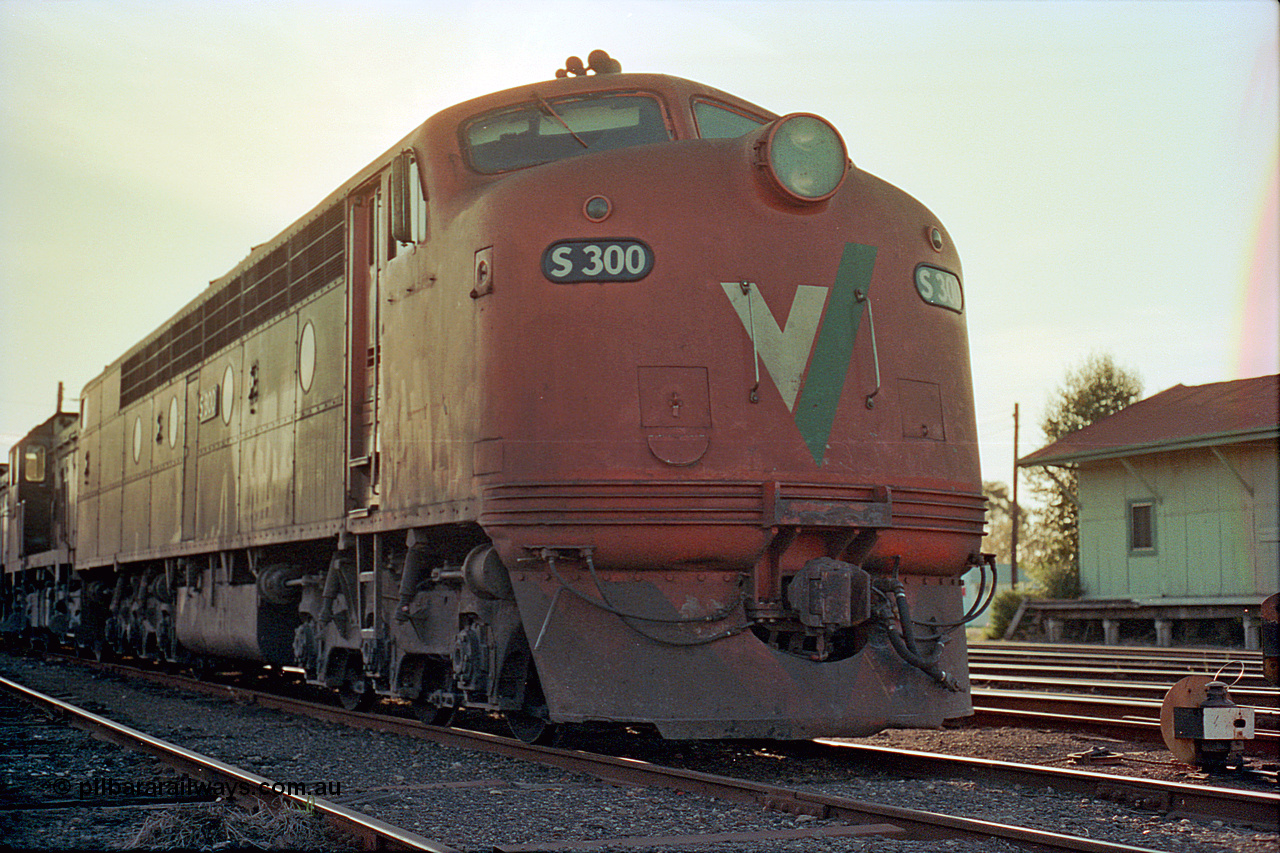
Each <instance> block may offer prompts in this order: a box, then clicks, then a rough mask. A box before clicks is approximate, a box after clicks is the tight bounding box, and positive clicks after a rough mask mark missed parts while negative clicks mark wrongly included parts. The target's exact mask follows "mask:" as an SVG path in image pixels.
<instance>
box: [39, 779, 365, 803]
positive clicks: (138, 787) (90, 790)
mask: <svg viewBox="0 0 1280 853" xmlns="http://www.w3.org/2000/svg"><path fill="white" fill-rule="evenodd" d="M49 787H50V788H51V789H52V792H53V793H54V794H57V795H59V796H64V797H65V796H70V795H72V794H74V795H75V796H77V797H78V798H80V799H82V800H104V799H124V798H128V797H202V798H203V797H209V798H211V799H218V798H220V797H237V796H253V795H263V794H292V795H294V796H299V797H336V796H340V795H341V794H342V783H341V782H337V781H320V782H271V781H263V782H249V781H243V780H241V781H223V782H204V781H201V780H199V779H192V778H191V777H189V776H149V777H141V778H136V779H133V778H129V779H117V778H115V777H111V776H95V777H94V778H92V779H80V780H74V779H68V778H58V779H54V780H53V781H52V783H51V784H50V785H49Z"/></svg>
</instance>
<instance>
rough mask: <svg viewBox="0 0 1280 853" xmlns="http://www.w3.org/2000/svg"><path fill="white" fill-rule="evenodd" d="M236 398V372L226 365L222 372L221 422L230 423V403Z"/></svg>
mask: <svg viewBox="0 0 1280 853" xmlns="http://www.w3.org/2000/svg"><path fill="white" fill-rule="evenodd" d="M235 399H236V373H235V371H234V370H232V369H231V365H229V364H228V365H227V369H226V370H224V371H223V373H222V422H223V423H224V424H228V425H230V423H231V404H232V403H233V402H235Z"/></svg>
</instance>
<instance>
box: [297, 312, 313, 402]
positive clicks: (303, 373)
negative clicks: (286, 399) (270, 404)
mask: <svg viewBox="0 0 1280 853" xmlns="http://www.w3.org/2000/svg"><path fill="white" fill-rule="evenodd" d="M315 376H316V327H315V325H314V324H313V323H312V322H311V321H310V320H308V321H307V324H306V325H305V326H303V327H302V336H301V337H300V338H299V339H298V382H299V383H300V384H301V385H302V390H303V392H304V393H305V392H307V391H310V390H311V382H312V380H314V379H315Z"/></svg>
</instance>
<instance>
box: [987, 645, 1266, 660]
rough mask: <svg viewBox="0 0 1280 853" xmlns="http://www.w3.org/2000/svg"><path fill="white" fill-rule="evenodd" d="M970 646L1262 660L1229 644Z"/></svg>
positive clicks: (1251, 651)
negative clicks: (1229, 646) (1230, 646)
mask: <svg viewBox="0 0 1280 853" xmlns="http://www.w3.org/2000/svg"><path fill="white" fill-rule="evenodd" d="M968 645H969V649H970V650H971V651H976V652H979V653H1005V652H1020V653H1034V654H1065V655H1080V654H1091V655H1098V656H1109V657H1111V658H1113V659H1114V658H1115V657H1117V656H1118V655H1121V654H1123V655H1124V657H1126V658H1131V657H1138V656H1143V657H1150V658H1160V657H1187V658H1192V657H1205V658H1208V657H1221V658H1241V659H1244V660H1255V661H1256V660H1259V659H1261V657H1262V653H1261V652H1259V651H1257V650H1255V649H1233V648H1228V647H1226V646H1104V645H1098V644H1094V643H1009V642H1003V641H1000V642H986V641H982V640H977V641H974V642H972V643H969V644H968Z"/></svg>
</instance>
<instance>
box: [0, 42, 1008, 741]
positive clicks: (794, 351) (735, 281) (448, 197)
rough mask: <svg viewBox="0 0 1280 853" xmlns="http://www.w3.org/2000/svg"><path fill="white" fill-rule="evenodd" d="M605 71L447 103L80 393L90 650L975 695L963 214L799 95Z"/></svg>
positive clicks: (716, 708)
mask: <svg viewBox="0 0 1280 853" xmlns="http://www.w3.org/2000/svg"><path fill="white" fill-rule="evenodd" d="M589 65H590V69H589V70H590V71H593V72H595V73H587V71H588V69H587V68H584V66H583V63H581V62H578V61H573V62H570V63H569V64H567V65H566V69H565V71H564V72H563V73H562V74H561V75H560V76H559V77H558V78H557V79H555V80H550V81H545V82H542V83H537V84H534V85H529V86H523V87H519V88H516V89H511V90H508V91H505V92H499V93H497V94H493V95H489V96H486V97H483V98H477V99H475V100H472V101H468V102H466V103H464V104H461V105H458V106H456V107H452V108H450V109H447V110H444V111H443V112H441V113H439V114H437V115H435V116H434V117H432V118H431V119H429V120H428V121H427V122H426V123H425V124H423V125H422V126H421V127H419V128H417V129H416V130H414V131H413V132H412V133H410V134H409V135H408V136H406V137H405V138H404V139H402V140H401V141H400V142H398V143H397V144H396V145H394V146H393V147H392V148H391V149H389V150H388V151H387V152H386V153H385V154H384V155H383V156H381V157H379V158H377V159H376V160H374V161H373V162H372V163H370V164H369V165H368V166H366V167H365V168H364V169H362V170H361V171H360V172H358V173H357V174H356V175H354V176H353V177H352V178H351V179H350V180H349V181H347V182H346V183H345V184H344V185H343V186H341V187H339V188H338V189H337V190H335V191H334V192H333V193H332V194H331V195H330V196H329V197H328V198H326V199H324V200H323V201H322V202H321V203H320V204H319V205H317V206H316V208H315V209H313V210H312V211H311V212H309V213H308V214H306V215H305V216H303V217H302V218H301V219H299V220H298V222H296V223H295V224H294V225H292V226H291V227H290V228H288V229H286V230H285V231H284V232H282V233H281V234H279V235H277V236H276V237H275V238H273V239H271V240H269V241H268V242H266V243H263V244H262V245H260V246H257V247H255V248H254V249H253V250H252V252H251V253H250V254H249V255H248V256H247V257H246V258H245V259H244V260H243V261H242V262H241V263H240V264H238V265H237V266H236V267H235V268H233V269H232V270H231V271H229V272H228V273H227V274H226V275H224V276H223V277H221V278H220V279H218V280H216V281H214V282H213V283H212V284H211V285H210V286H209V288H208V289H207V290H205V291H204V292H203V293H201V294H200V295H199V296H198V297H197V298H196V299H194V300H192V302H191V303H190V304H189V305H187V306H186V307H184V308H183V309H182V310H181V311H179V312H178V314H177V315H175V316H174V317H173V318H172V319H171V320H170V321H169V322H168V323H166V324H164V325H163V326H162V327H161V328H160V329H157V330H156V331H155V332H153V333H152V334H151V335H149V336H148V337H147V338H146V339H144V340H143V341H141V342H139V343H138V344H137V345H136V346H135V347H133V348H132V349H130V350H129V351H128V352H127V353H125V354H124V356H122V358H120V359H119V360H118V361H116V362H115V363H114V364H112V365H110V366H108V368H107V369H106V370H105V371H104V372H103V373H102V374H101V375H100V376H98V377H96V378H95V379H94V380H92V381H91V382H90V383H89V384H88V385H87V386H86V388H85V390H84V392H83V395H82V411H83V413H84V414H83V421H82V426H81V430H80V434H79V439H78V444H77V445H76V451H75V452H76V457H75V458H76V465H75V468H76V470H77V474H76V476H75V482H76V483H77V484H78V486H77V490H78V497H76V498H75V500H76V506H77V525H78V527H77V543H76V550H75V565H76V568H77V570H78V572H79V573H80V576H81V577H82V578H83V579H84V580H85V590H86V595H85V602H86V604H85V611H86V612H85V616H84V618H83V620H82V621H83V623H84V624H85V625H86V626H91V627H89V628H85V629H84V630H83V631H82V634H83V635H84V636H82V637H81V642H87V643H88V644H90V645H92V646H93V647H94V648H108V649H114V650H117V651H120V652H127V653H132V654H140V655H144V656H151V657H157V658H164V659H167V660H172V661H187V662H198V661H202V660H208V659H217V658H230V659H236V660H242V661H255V662H258V663H262V664H268V665H274V666H288V665H296V666H299V667H302V668H303V669H304V670H305V672H306V674H307V678H308V680H309V681H311V682H313V683H316V684H323V685H327V686H330V687H334V688H337V689H339V690H340V691H341V693H342V695H343V697H344V701H345V702H346V704H348V705H350V706H352V707H356V706H360V705H363V704H366V703H367V702H369V701H370V700H371V699H372V698H374V697H375V696H377V695H379V694H382V695H395V696H400V697H404V698H406V699H410V700H412V701H414V702H415V703H416V704H417V705H418V706H419V710H420V711H421V713H422V715H423V716H424V718H427V719H430V720H432V721H436V722H443V721H446V720H447V719H448V718H449V717H450V716H451V714H452V713H453V711H454V710H455V709H456V708H459V707H468V708H475V709H484V710H488V711H498V712H503V713H505V714H506V715H507V717H508V718H509V719H510V721H511V723H512V727H513V729H515V730H516V731H517V733H518V734H520V735H521V736H522V737H525V738H528V739H534V738H537V737H540V736H543V735H545V734H546V733H547V731H548V730H549V727H550V726H552V725H554V724H556V723H574V722H582V721H617V722H638V723H652V724H654V725H656V726H657V728H658V729H659V730H660V731H661V732H662V733H663V734H664V735H666V736H669V737H779V738H799V737H810V736H816V735H858V734H866V733H870V732H874V731H876V730H879V729H881V728H883V727H886V726H935V725H939V724H940V723H941V721H942V720H943V719H945V718H948V717H955V716H960V715H963V714H965V713H968V712H969V710H970V705H969V698H968V691H967V684H966V681H967V677H966V671H965V666H966V664H965V646H964V633H963V630H962V629H961V627H960V626H961V624H962V622H963V619H964V617H965V614H963V613H962V612H961V601H962V587H961V581H960V578H961V575H963V574H964V573H965V572H966V571H968V570H969V569H970V568H971V567H972V566H973V565H975V564H976V563H977V562H978V560H979V558H978V555H977V551H978V548H979V542H980V539H981V534H982V522H983V500H982V496H981V489H980V479H979V474H978V457H977V444H976V436H975V434H974V416H973V402H972V389H971V385H970V378H969V362H968V341H967V338H966V332H965V323H964V313H963V312H964V301H963V289H962V282H961V278H960V275H961V273H960V263H959V259H958V256H957V254H956V251H955V248H954V247H953V246H952V245H951V241H950V238H949V237H948V235H947V233H946V231H945V229H944V228H943V227H942V225H941V224H940V223H939V222H938V221H937V220H936V219H935V217H934V216H933V215H932V214H931V213H930V212H929V211H928V210H926V209H925V208H924V207H923V206H921V205H920V204H919V203H918V202H916V201H915V200H914V199H912V198H911V197H910V196H908V195H906V194H905V193H903V192H902V191H900V190H898V189H896V188H895V187H892V186H890V185H889V184H887V183H884V182H883V181H880V180H879V179H877V178H874V177H872V176H871V175H868V174H867V173H865V172H862V171H861V170H859V169H857V168H856V167H855V166H854V165H853V164H852V163H851V162H850V160H849V152H848V151H847V149H846V145H845V142H844V140H843V139H842V138H841V136H840V135H839V133H838V132H837V131H836V129H835V128H834V127H833V126H832V125H831V124H830V123H829V122H827V121H825V120H824V119H822V118H820V117H817V116H814V115H810V114H807V113H794V114H790V115H786V116H778V115H775V114H773V113H770V112H768V111H766V110H764V109H761V108H760V107H757V106H754V105H752V104H749V103H747V102H745V101H743V100H741V99H739V98H735V97H733V96H732V95H729V94H726V93H724V92H721V91H719V90H716V89H712V88H709V87H706V86H703V85H700V84H697V83H693V82H690V81H687V80H681V79H678V78H674V77H667V76H662V75H653V74H621V73H618V67H617V63H616V62H615V61H613V60H611V59H609V58H608V57H607V55H603V54H602V52H598V53H596V54H593V55H592V56H591V58H590V63H589ZM7 566H8V563H7V562H6V567H7ZM85 637H87V638H88V639H85Z"/></svg>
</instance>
